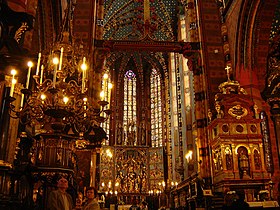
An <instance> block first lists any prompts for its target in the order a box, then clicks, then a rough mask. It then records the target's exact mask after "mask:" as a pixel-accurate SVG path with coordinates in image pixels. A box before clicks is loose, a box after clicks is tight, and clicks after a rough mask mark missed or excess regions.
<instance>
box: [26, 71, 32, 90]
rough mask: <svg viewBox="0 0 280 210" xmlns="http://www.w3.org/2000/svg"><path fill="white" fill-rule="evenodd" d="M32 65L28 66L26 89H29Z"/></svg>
mask: <svg viewBox="0 0 280 210" xmlns="http://www.w3.org/2000/svg"><path fill="white" fill-rule="evenodd" d="M31 68H32V67H31V66H29V68H28V73H27V79H26V87H25V88H26V89H28V87H29V80H30V74H31Z"/></svg>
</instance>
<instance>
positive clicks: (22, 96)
mask: <svg viewBox="0 0 280 210" xmlns="http://www.w3.org/2000/svg"><path fill="white" fill-rule="evenodd" d="M23 102H24V94H23V93H22V94H21V101H20V107H21V108H23Z"/></svg>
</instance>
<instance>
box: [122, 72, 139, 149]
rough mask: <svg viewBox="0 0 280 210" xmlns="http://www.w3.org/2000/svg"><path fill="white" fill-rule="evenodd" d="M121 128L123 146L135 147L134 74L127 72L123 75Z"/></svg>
mask: <svg viewBox="0 0 280 210" xmlns="http://www.w3.org/2000/svg"><path fill="white" fill-rule="evenodd" d="M123 104H124V107H123V109H124V110H123V114H124V116H123V128H124V145H134V146H135V145H136V143H137V135H136V120H137V116H136V74H135V73H134V72H133V71H132V70H128V71H127V72H126V73H125V75H124V103H123Z"/></svg>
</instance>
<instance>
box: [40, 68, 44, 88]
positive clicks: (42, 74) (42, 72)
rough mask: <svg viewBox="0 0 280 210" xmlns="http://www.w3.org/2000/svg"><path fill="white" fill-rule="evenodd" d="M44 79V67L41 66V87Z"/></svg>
mask: <svg viewBox="0 0 280 210" xmlns="http://www.w3.org/2000/svg"><path fill="white" fill-rule="evenodd" d="M43 79H44V65H42V66H41V76H40V85H41V84H42V83H43Z"/></svg>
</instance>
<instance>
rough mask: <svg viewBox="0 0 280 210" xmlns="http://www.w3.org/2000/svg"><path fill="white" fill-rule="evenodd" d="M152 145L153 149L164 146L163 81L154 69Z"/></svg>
mask: <svg viewBox="0 0 280 210" xmlns="http://www.w3.org/2000/svg"><path fill="white" fill-rule="evenodd" d="M150 82H151V144H152V147H161V146H162V142H163V141H162V139H163V136H162V135H163V133H162V107H161V105H162V101H161V79H160V75H159V73H158V71H157V70H156V69H152V72H151V76H150Z"/></svg>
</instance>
